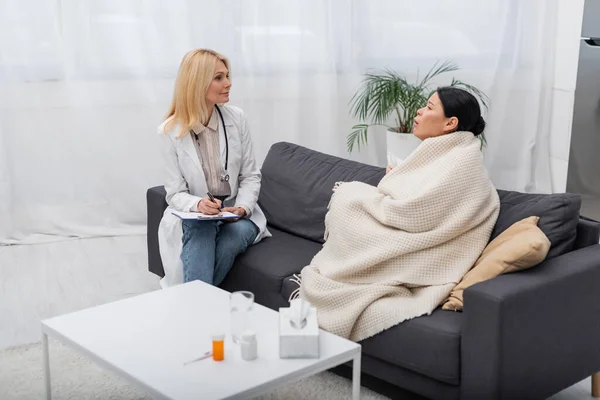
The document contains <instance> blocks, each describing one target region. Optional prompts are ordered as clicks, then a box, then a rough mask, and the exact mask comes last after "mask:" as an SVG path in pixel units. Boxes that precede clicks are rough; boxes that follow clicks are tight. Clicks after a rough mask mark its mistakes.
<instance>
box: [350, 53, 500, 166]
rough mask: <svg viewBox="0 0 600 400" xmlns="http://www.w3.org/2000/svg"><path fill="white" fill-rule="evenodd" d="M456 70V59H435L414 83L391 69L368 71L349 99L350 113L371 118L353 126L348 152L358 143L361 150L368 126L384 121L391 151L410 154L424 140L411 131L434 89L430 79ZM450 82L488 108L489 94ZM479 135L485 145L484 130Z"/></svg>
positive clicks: (402, 155) (366, 141)
mask: <svg viewBox="0 0 600 400" xmlns="http://www.w3.org/2000/svg"><path fill="white" fill-rule="evenodd" d="M456 70H458V67H457V66H456V64H454V63H451V62H449V61H446V62H443V63H441V64H439V63H437V62H436V63H435V64H434V65H433V67H432V68H431V69H430V70H429V72H428V73H427V75H425V76H424V77H423V79H421V80H420V81H419V80H418V78H417V82H415V83H410V82H408V81H407V80H406V78H404V77H402V76H400V75H398V74H397V73H396V72H394V71H391V70H389V69H386V70H382V71H377V72H374V73H366V74H365V78H364V79H363V81H362V85H361V87H360V88H359V90H358V91H357V92H356V94H355V95H354V96H353V97H352V100H351V101H350V103H351V114H352V115H353V116H354V117H355V118H358V119H359V120H361V121H371V122H370V123H364V122H363V123H360V124H357V125H354V126H353V127H352V132H351V133H350V134H349V135H348V136H347V147H348V152H350V153H351V152H352V151H353V150H354V147H355V146H357V147H358V149H359V150H360V147H361V146H363V145H366V144H368V131H369V127H371V126H375V125H382V126H386V127H387V143H388V151H390V150H392V151H393V152H394V153H395V154H396V156H397V157H398V158H400V159H404V158H406V157H408V155H409V154H410V153H411V152H412V151H413V150H414V149H415V148H416V147H417V146H418V145H419V143H420V142H421V141H420V140H419V139H418V138H416V137H415V136H413V135H412V129H413V118H414V117H415V116H416V115H417V111H418V110H419V109H420V108H422V107H424V106H425V105H426V104H427V100H428V99H429V97H430V96H431V95H432V94H433V93H434V92H435V90H434V89H431V88H430V87H429V84H430V83H431V80H432V79H433V78H435V77H436V76H438V75H440V74H443V73H446V72H451V71H456ZM450 85H451V86H458V87H462V88H463V89H465V90H467V91H469V92H471V93H472V94H473V95H474V96H475V97H476V98H478V99H479V101H480V102H481V104H482V105H483V107H484V108H485V109H486V110H487V108H488V104H489V98H488V96H487V95H486V94H485V93H483V92H482V91H481V90H479V89H477V88H476V87H474V86H472V85H469V84H468V83H465V82H463V81H461V80H458V79H455V78H454V77H453V78H452V81H451V83H450ZM392 114H394V122H395V123H394V125H393V126H389V125H386V124H385V122H386V121H388V119H389V117H390V116H391V115H392ZM478 137H479V138H480V139H481V144H482V146H483V145H485V136H484V134H481V135H479V136H478ZM393 143H395V145H393ZM390 147H393V149H390Z"/></svg>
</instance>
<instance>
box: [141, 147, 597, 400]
mask: <svg viewBox="0 0 600 400" xmlns="http://www.w3.org/2000/svg"><path fill="white" fill-rule="evenodd" d="M384 173H385V171H384V169H383V168H379V167H374V166H370V165H365V164H360V163H357V162H353V161H349V160H345V159H341V158H338V157H334V156H331V155H326V154H322V153H319V152H316V151H313V150H310V149H307V148H304V147H301V146H297V145H294V144H291V143H283V142H282V143H276V144H274V145H273V146H272V147H271V149H270V151H269V153H268V155H267V157H266V159H265V161H264V163H263V167H262V174H263V177H262V187H261V191H260V196H259V203H260V206H261V207H262V209H263V210H264V212H265V214H266V216H267V220H268V221H269V229H270V231H271V232H272V234H273V237H272V238H268V239H265V240H263V241H262V242H260V243H259V244H257V245H254V246H252V247H250V248H249V249H248V251H247V252H246V253H244V254H243V255H241V256H239V257H238V259H237V260H236V263H235V265H234V267H233V268H232V270H231V271H230V273H229V275H228V276H227V278H226V280H225V281H224V282H223V284H222V288H223V289H226V290H228V291H235V290H242V289H244V290H250V291H252V292H254V294H255V296H256V300H257V302H259V303H261V304H263V305H265V306H267V307H270V308H272V309H275V310H277V309H278V308H279V307H285V306H286V305H287V304H288V301H287V300H288V296H289V295H290V293H291V292H292V290H294V289H295V285H294V284H293V283H291V282H290V281H289V279H290V277H291V276H292V274H295V273H298V272H300V270H301V269H302V268H303V267H304V266H306V265H308V264H309V262H310V260H311V259H312V257H313V256H314V255H315V254H316V253H317V252H318V251H319V249H320V248H321V245H322V243H323V232H324V224H323V221H324V217H325V213H326V211H327V204H328V202H329V199H330V196H331V193H332V192H331V189H332V187H333V185H334V183H335V182H337V181H352V180H358V181H363V182H366V183H369V184H373V185H376V184H377V183H378V182H379V180H380V179H381V178H382V177H383V176H384ZM499 195H500V199H501V211H500V216H499V218H498V222H497V223H496V226H495V228H494V231H493V233H492V238H493V237H495V236H497V235H498V234H500V233H501V232H502V231H503V230H504V229H506V228H507V227H509V226H510V225H511V224H512V223H514V222H516V221H518V220H520V219H522V218H525V217H527V216H530V215H538V216H540V223H539V226H540V228H541V229H542V230H543V231H544V233H545V234H546V235H547V236H548V238H549V239H550V241H551V243H552V247H551V250H550V253H549V254H548V257H547V259H546V260H545V261H544V262H543V263H542V264H540V265H539V266H537V267H535V268H532V269H530V270H528V271H523V272H518V273H513V274H506V275H502V276H499V277H497V278H494V279H492V280H489V281H486V282H482V283H479V284H477V285H474V286H472V287H470V288H468V289H467V290H466V291H465V292H464V311H463V312H451V311H443V310H441V309H437V310H435V311H434V312H433V313H432V314H431V315H429V316H423V317H419V318H414V319H412V320H409V321H406V322H404V323H401V324H399V325H397V326H395V327H392V328H390V329H388V330H386V331H384V332H381V333H380V334H378V335H376V336H374V337H371V338H369V339H366V340H364V341H363V342H362V343H361V344H362V348H363V361H362V372H363V374H364V376H365V378H369V376H372V377H375V378H377V379H376V381H377V382H382V383H385V384H386V385H388V386H391V387H400V388H403V389H406V390H408V391H410V392H413V393H417V394H419V395H421V396H424V397H427V398H433V399H542V398H546V397H548V396H550V395H552V394H554V393H556V392H558V391H560V390H562V389H564V388H566V387H568V386H570V385H572V384H574V383H576V382H578V381H580V380H582V379H584V378H586V377H587V376H590V375H591V374H593V373H594V372H595V371H598V370H600V345H598V344H597V343H598V340H599V338H600V318H599V317H600V301H599V300H600V245H599V244H598V241H599V237H600V224H599V223H598V222H596V221H592V220H589V219H586V218H584V217H581V216H580V215H579V207H580V202H581V200H580V198H579V196H576V195H573V194H554V195H541V194H524V193H517V192H509V191H502V190H499ZM147 203H148V262H149V270H150V271H151V272H153V273H155V274H157V275H159V276H162V275H163V274H164V272H163V269H162V263H161V260H160V256H159V253H158V239H157V229H158V223H159V221H160V218H161V216H162V212H163V210H164V209H165V207H166V203H165V192H164V189H163V188H162V187H154V188H151V189H149V190H148V192H147Z"/></svg>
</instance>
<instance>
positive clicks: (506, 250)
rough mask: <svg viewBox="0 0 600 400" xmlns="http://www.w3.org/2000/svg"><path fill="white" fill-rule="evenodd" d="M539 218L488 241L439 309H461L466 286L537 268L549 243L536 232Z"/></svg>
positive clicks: (513, 225) (520, 223)
mask: <svg viewBox="0 0 600 400" xmlns="http://www.w3.org/2000/svg"><path fill="white" fill-rule="evenodd" d="M539 219H540V218H539V217H535V216H533V217H528V218H525V219H523V220H521V221H519V222H516V223H514V224H512V225H511V226H510V228H508V229H507V230H505V231H504V232H502V233H501V234H500V235H498V237H497V238H495V239H494V240H492V241H491V242H490V243H489V244H488V245H487V246H486V248H485V249H484V250H483V253H481V256H480V257H479V259H478V260H477V262H475V265H474V266H473V268H472V269H471V270H470V271H469V272H467V274H466V275H465V276H464V277H463V278H462V280H461V281H460V282H459V283H458V285H456V287H455V288H454V289H452V292H451V293H450V296H449V297H448V299H447V300H446V302H445V303H444V305H443V306H442V309H444V310H454V311H459V310H462V309H463V292H464V290H465V289H466V288H468V287H469V286H472V285H474V284H476V283H479V282H483V281H485V280H488V279H492V278H494V277H496V276H498V275H501V274H505V273H509V272H515V271H521V270H524V269H528V268H531V267H533V266H535V265H538V264H539V263H541V262H542V261H544V258H546V255H547V254H548V250H549V249H550V241H549V240H548V238H547V237H546V235H544V232H542V231H541V229H540V228H538V226H537V223H538V221H539Z"/></svg>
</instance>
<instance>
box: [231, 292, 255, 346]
mask: <svg viewBox="0 0 600 400" xmlns="http://www.w3.org/2000/svg"><path fill="white" fill-rule="evenodd" d="M229 304H230V311H231V338H232V339H233V341H234V342H235V343H238V342H239V340H240V337H241V334H242V332H243V331H244V330H246V329H249V328H252V326H251V325H252V308H253V307H254V294H253V293H252V292H248V291H239V292H233V293H231V294H230V295H229Z"/></svg>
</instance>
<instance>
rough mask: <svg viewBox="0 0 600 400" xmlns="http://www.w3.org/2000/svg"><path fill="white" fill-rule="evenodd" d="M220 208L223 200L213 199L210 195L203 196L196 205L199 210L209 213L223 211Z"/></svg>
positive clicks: (213, 213)
mask: <svg viewBox="0 0 600 400" xmlns="http://www.w3.org/2000/svg"><path fill="white" fill-rule="evenodd" d="M219 208H221V200H219V199H215V201H211V199H209V198H208V197H203V198H202V199H200V201H199V202H198V204H197V205H196V209H197V210H198V212H201V213H204V214H208V215H215V214H218V213H219V212H220V211H221V210H219Z"/></svg>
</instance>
